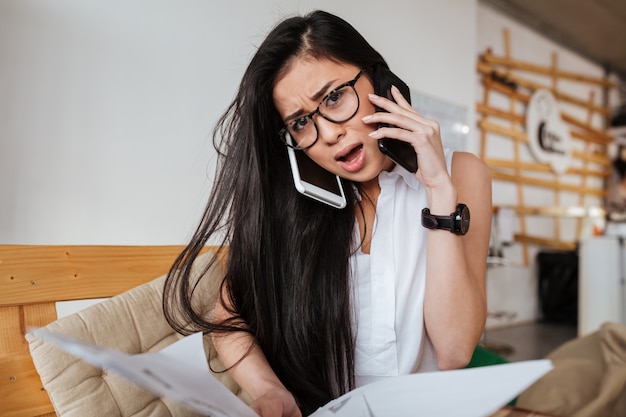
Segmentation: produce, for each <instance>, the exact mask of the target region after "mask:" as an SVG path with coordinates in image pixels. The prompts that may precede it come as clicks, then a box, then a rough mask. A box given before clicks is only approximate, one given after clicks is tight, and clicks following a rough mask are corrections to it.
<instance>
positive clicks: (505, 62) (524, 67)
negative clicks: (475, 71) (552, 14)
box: [480, 51, 617, 88]
mask: <svg viewBox="0 0 626 417" xmlns="http://www.w3.org/2000/svg"><path fill="white" fill-rule="evenodd" d="M480 59H481V61H483V62H486V63H489V64H493V65H502V66H503V67H506V68H511V69H517V70H521V71H528V72H534V73H536V74H543V75H548V76H551V77H558V78H562V79H566V80H572V81H578V82H584V83H589V84H595V85H599V86H601V87H607V88H616V87H617V84H616V83H614V82H612V81H610V80H607V79H604V78H599V77H592V76H588V75H584V74H579V73H576V72H571V71H563V70H558V69H553V68H551V67H544V66H541V65H536V64H531V63H528V62H523V61H519V60H514V59H510V58H506V57H499V56H496V55H493V54H492V53H491V51H487V52H486V53H484V54H482V55H481V56H480Z"/></svg>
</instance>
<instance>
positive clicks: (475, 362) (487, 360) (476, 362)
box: [466, 345, 517, 407]
mask: <svg viewBox="0 0 626 417" xmlns="http://www.w3.org/2000/svg"><path fill="white" fill-rule="evenodd" d="M503 363H509V361H508V360H506V359H505V358H503V357H502V356H500V355H498V354H497V353H496V352H493V351H491V350H489V349H487V348H486V347H484V346H481V345H478V346H476V349H474V354H473V355H472V359H471V360H470V362H469V364H467V366H466V368H476V367H479V366H490V365H501V364H503ZM516 402H517V398H513V399H512V400H511V402H509V403H508V404H507V405H509V406H511V407H513V406H515V403H516Z"/></svg>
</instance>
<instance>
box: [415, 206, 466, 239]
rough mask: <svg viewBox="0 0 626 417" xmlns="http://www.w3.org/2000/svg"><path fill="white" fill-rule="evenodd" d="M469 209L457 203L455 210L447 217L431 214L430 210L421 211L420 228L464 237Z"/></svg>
mask: <svg viewBox="0 0 626 417" xmlns="http://www.w3.org/2000/svg"><path fill="white" fill-rule="evenodd" d="M469 220H470V217H469V209H468V208H467V206H466V205H465V204H462V203H459V204H457V206H456V210H455V211H454V212H453V213H450V214H449V215H447V216H439V215H435V214H431V212H430V209H428V208H425V209H423V210H422V226H424V227H425V228H427V229H443V230H449V231H450V232H452V233H454V234H457V235H464V234H466V233H467V231H468V229H469Z"/></svg>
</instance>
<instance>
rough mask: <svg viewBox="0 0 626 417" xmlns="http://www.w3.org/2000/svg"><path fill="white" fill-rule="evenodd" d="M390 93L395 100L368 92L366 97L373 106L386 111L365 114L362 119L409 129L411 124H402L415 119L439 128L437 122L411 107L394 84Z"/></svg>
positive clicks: (367, 121)
mask: <svg viewBox="0 0 626 417" xmlns="http://www.w3.org/2000/svg"><path fill="white" fill-rule="evenodd" d="M391 94H392V96H393V98H394V100H396V102H394V101H393V100H389V99H387V98H385V97H381V96H378V95H376V94H369V95H368V98H369V100H370V102H371V103H372V104H373V105H374V106H377V107H379V108H381V109H383V110H386V111H385V112H377V113H374V114H372V115H368V116H365V117H364V118H363V121H364V122H366V123H385V124H392V125H395V126H398V127H402V128H405V129H411V126H410V125H407V126H405V125H404V124H406V123H409V122H410V121H415V122H419V123H422V124H425V125H429V126H432V127H433V128H435V129H436V130H439V124H438V123H437V122H436V121H434V120H430V119H427V118H426V117H424V116H422V115H421V114H419V113H418V112H417V111H416V110H415V109H414V108H413V107H411V104H410V103H409V102H408V101H407V100H406V99H405V98H404V97H403V96H402V93H400V90H398V89H397V88H396V87H395V86H392V88H391Z"/></svg>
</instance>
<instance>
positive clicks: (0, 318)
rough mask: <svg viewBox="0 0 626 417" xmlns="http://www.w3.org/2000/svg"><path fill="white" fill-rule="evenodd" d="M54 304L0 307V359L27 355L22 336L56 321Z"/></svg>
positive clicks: (26, 346)
mask: <svg viewBox="0 0 626 417" xmlns="http://www.w3.org/2000/svg"><path fill="white" fill-rule="evenodd" d="M56 318H57V315H56V309H55V306H54V303H45V304H33V305H27V306H11V307H0V358H4V357H10V356H11V355H13V354H15V353H28V345H27V343H26V339H24V334H25V333H26V332H27V331H28V329H29V328H30V327H41V326H45V325H46V324H48V323H50V322H52V321H54V320H56Z"/></svg>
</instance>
